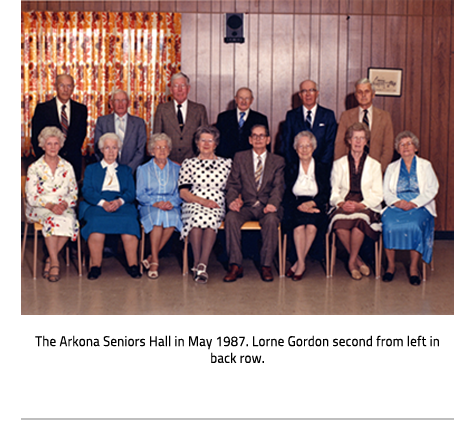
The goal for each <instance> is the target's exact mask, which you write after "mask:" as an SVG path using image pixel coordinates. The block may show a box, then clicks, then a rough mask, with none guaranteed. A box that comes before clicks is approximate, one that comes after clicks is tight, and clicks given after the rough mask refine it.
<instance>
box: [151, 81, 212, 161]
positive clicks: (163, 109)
mask: <svg viewBox="0 0 475 425" xmlns="http://www.w3.org/2000/svg"><path fill="white" fill-rule="evenodd" d="M170 91H171V94H172V96H173V100H171V101H170V102H166V103H162V104H160V105H158V107H157V111H156V112H155V118H154V123H153V131H154V133H166V134H167V135H168V136H170V137H171V139H172V141H173V148H172V151H171V152H170V156H169V158H170V159H171V160H172V161H175V162H177V163H178V164H181V163H182V162H183V161H184V160H185V159H186V158H192V157H193V156H195V155H194V151H193V148H194V143H193V135H194V134H195V132H196V130H197V129H198V127H200V126H202V125H208V115H207V113H206V108H205V107H204V105H201V104H199V103H195V102H192V101H191V100H188V93H189V92H190V79H189V78H188V76H187V75H185V74H183V73H182V72H179V73H177V74H174V75H173V76H172V78H171V83H170Z"/></svg>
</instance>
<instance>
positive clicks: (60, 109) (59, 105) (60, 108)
mask: <svg viewBox="0 0 475 425" xmlns="http://www.w3.org/2000/svg"><path fill="white" fill-rule="evenodd" d="M63 105H66V109H65V112H66V116H67V117H68V124H69V123H70V122H71V102H70V101H69V100H68V101H67V102H66V103H63V102H61V101H60V100H59V99H58V98H57V97H56V107H57V108H58V117H59V122H61V114H62V112H63Z"/></svg>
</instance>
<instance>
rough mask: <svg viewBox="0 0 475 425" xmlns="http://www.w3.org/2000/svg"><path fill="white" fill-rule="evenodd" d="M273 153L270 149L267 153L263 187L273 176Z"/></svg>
mask: <svg viewBox="0 0 475 425" xmlns="http://www.w3.org/2000/svg"><path fill="white" fill-rule="evenodd" d="M272 161H273V158H272V154H271V153H270V152H269V151H268V152H267V155H266V162H265V164H264V174H263V175H262V183H261V189H262V188H263V187H264V186H265V185H266V183H267V182H268V181H269V180H270V179H271V178H272V175H273V170H272Z"/></svg>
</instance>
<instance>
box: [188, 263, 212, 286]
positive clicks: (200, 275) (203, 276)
mask: <svg viewBox="0 0 475 425" xmlns="http://www.w3.org/2000/svg"><path fill="white" fill-rule="evenodd" d="M191 270H192V271H193V272H195V274H194V276H193V278H194V279H195V282H197V283H206V282H208V273H206V265H205V264H203V263H200V264H198V265H197V266H196V268H193V269H191Z"/></svg>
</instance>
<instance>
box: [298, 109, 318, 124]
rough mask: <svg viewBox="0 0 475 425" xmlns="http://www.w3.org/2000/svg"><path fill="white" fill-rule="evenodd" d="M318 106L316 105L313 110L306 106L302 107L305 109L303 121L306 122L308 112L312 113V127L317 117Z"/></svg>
mask: <svg viewBox="0 0 475 425" xmlns="http://www.w3.org/2000/svg"><path fill="white" fill-rule="evenodd" d="M317 106H318V105H317V104H315V106H314V107H313V108H312V109H307V108H306V107H305V106H303V107H302V109H303V120H304V121H306V120H307V112H308V111H312V125H311V127H313V123H314V121H315V115H316V114H317Z"/></svg>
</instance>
